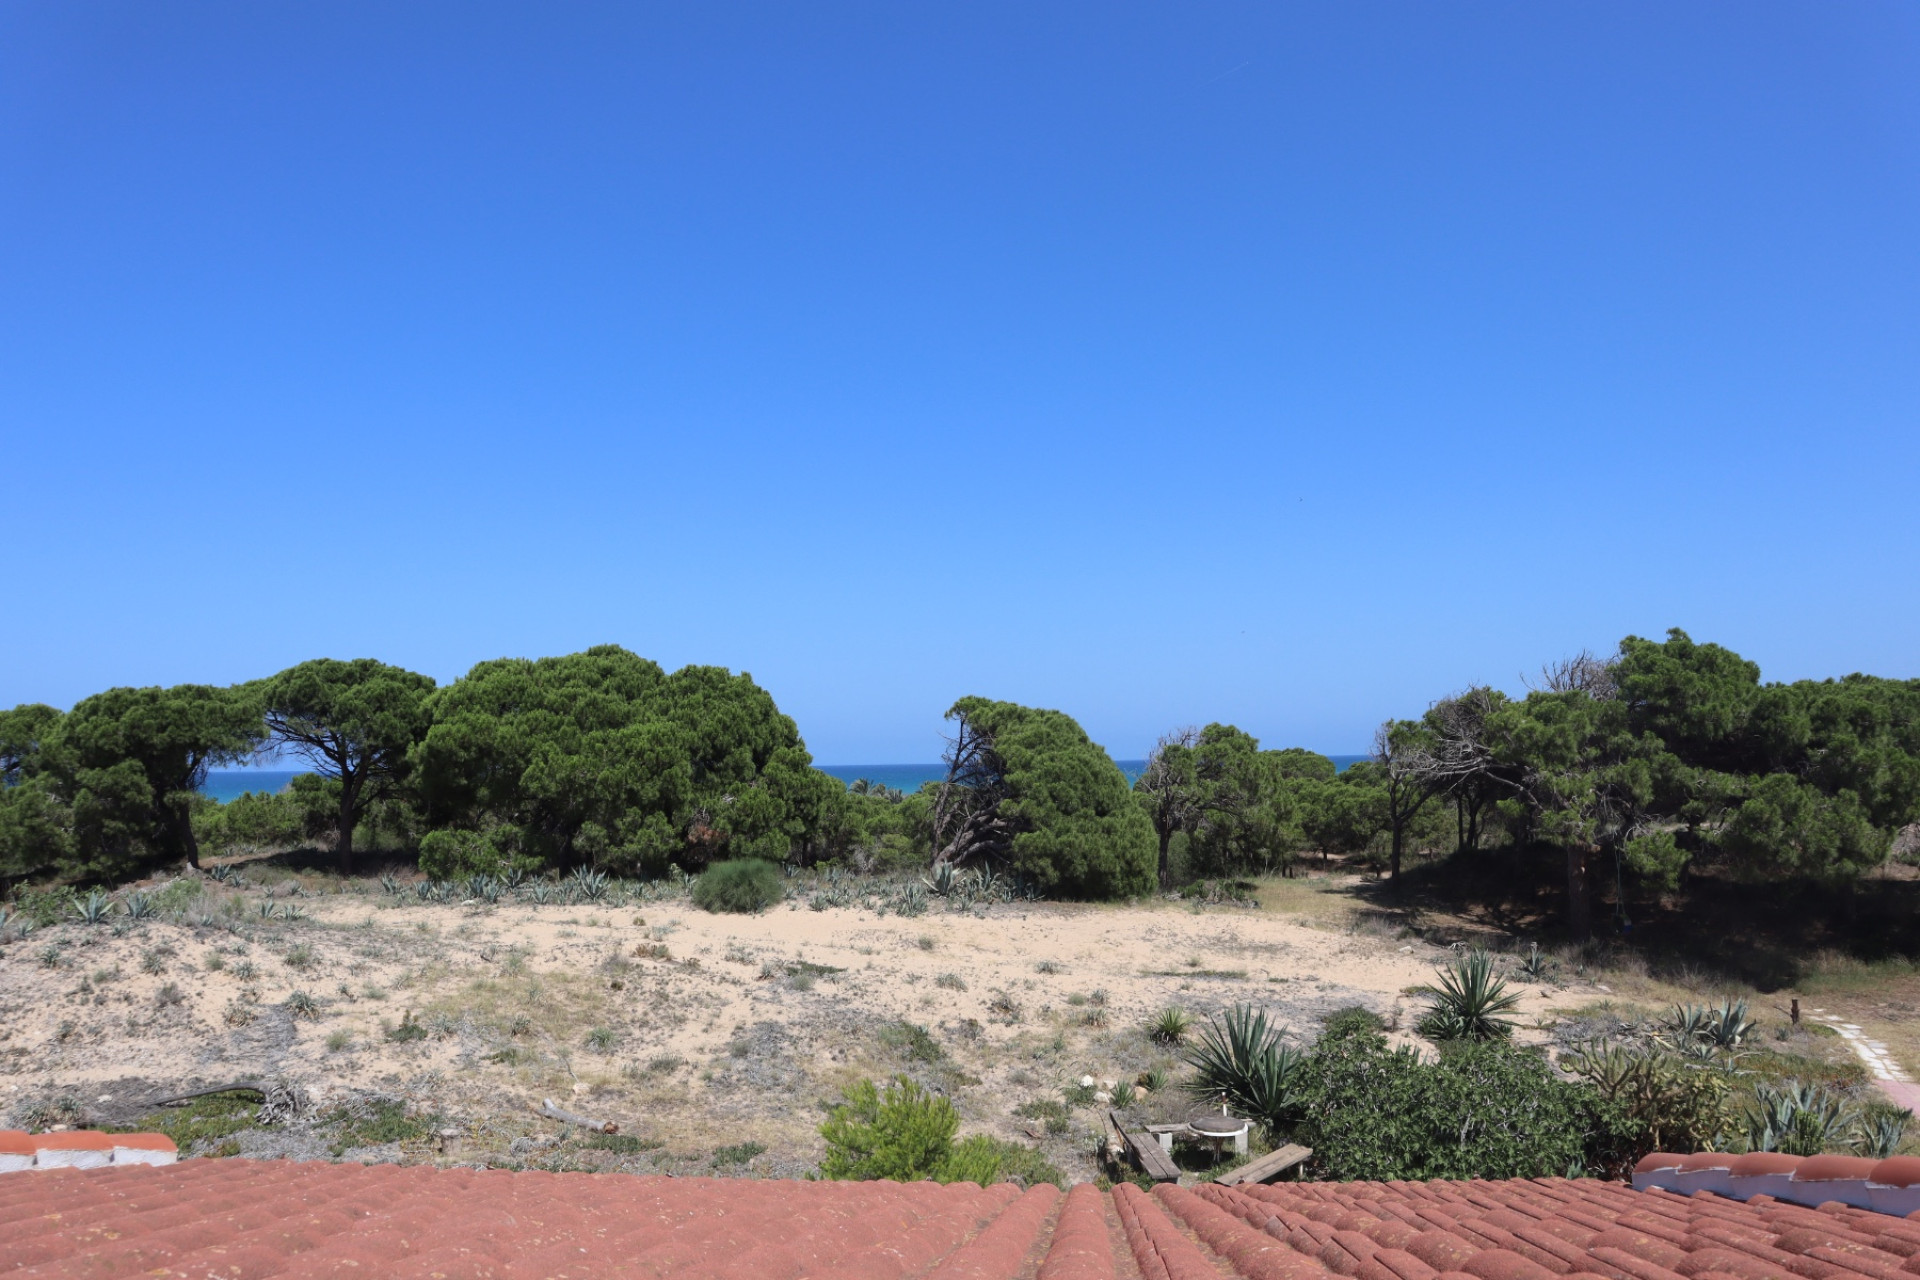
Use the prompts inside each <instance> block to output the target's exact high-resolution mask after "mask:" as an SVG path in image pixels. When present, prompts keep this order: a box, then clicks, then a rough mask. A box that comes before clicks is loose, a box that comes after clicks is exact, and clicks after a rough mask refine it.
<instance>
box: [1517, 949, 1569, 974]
mask: <svg viewBox="0 0 1920 1280" xmlns="http://www.w3.org/2000/svg"><path fill="white" fill-rule="evenodd" d="M1559 967H1560V962H1559V961H1558V960H1555V959H1554V958H1553V957H1552V956H1550V955H1548V954H1547V953H1546V952H1544V951H1542V950H1541V949H1540V944H1539V943H1537V942H1531V943H1528V944H1527V954H1526V955H1524V956H1521V957H1520V976H1521V977H1522V978H1525V979H1526V980H1527V981H1528V982H1545V981H1547V980H1548V979H1550V978H1551V977H1553V975H1554V971H1555V970H1557V969H1559Z"/></svg>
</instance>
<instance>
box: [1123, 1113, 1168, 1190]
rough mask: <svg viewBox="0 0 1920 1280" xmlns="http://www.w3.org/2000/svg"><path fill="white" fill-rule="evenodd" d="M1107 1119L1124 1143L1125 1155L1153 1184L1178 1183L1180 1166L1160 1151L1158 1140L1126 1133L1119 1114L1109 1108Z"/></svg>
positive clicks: (1148, 1135)
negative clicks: (1126, 1154)
mask: <svg viewBox="0 0 1920 1280" xmlns="http://www.w3.org/2000/svg"><path fill="white" fill-rule="evenodd" d="M1107 1119H1108V1120H1109V1121H1111V1122H1112V1124H1113V1131H1114V1132H1115V1133H1117V1134H1119V1135H1120V1141H1122V1142H1124V1143H1126V1145H1127V1153H1128V1154H1129V1155H1131V1156H1132V1157H1133V1162H1134V1163H1135V1164H1137V1165H1139V1166H1140V1172H1142V1173H1144V1174H1146V1175H1147V1176H1148V1177H1149V1178H1152V1179H1153V1180H1154V1181H1155V1182H1178V1181H1180V1166H1179V1165H1177V1164H1175V1163H1174V1162H1173V1157H1172V1156H1171V1155H1168V1154H1167V1153H1166V1152H1165V1151H1163V1150H1161V1148H1160V1140H1159V1139H1158V1138H1156V1137H1154V1136H1153V1135H1151V1134H1146V1135H1136V1134H1131V1133H1128V1132H1127V1127H1126V1126H1125V1125H1123V1124H1121V1123H1120V1113H1119V1112H1117V1111H1114V1110H1113V1109H1111V1108H1109V1109H1108V1110H1107Z"/></svg>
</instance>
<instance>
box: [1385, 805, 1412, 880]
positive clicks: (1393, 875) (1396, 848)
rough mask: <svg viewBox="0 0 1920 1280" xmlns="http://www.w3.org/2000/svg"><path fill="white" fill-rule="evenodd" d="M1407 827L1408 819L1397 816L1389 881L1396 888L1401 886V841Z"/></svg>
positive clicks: (1389, 865)
mask: <svg viewBox="0 0 1920 1280" xmlns="http://www.w3.org/2000/svg"><path fill="white" fill-rule="evenodd" d="M1406 829H1407V824H1406V820H1405V819H1404V818H1399V817H1396V818H1394V820H1393V855H1392V859H1391V861H1390V862H1389V863H1388V868H1389V870H1388V872H1387V882H1388V883H1389V884H1391V885H1392V886H1393V887H1394V888H1396V889H1398V888H1399V887H1400V841H1401V837H1402V835H1403V834H1404V833H1405V831H1406Z"/></svg>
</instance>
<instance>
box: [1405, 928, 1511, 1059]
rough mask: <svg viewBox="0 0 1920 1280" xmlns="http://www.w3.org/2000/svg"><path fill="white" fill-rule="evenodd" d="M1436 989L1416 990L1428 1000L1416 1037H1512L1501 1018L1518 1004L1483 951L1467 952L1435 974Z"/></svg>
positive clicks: (1504, 980)
mask: <svg viewBox="0 0 1920 1280" xmlns="http://www.w3.org/2000/svg"><path fill="white" fill-rule="evenodd" d="M1438 974H1439V979H1440V980H1439V983H1438V985H1436V986H1430V987H1422V988H1420V994H1422V995H1424V996H1427V997H1428V998H1429V1000H1430V1001H1431V1003H1430V1004H1428V1006H1427V1012H1426V1014H1425V1015H1424V1016H1423V1017H1422V1018H1421V1019H1420V1034H1421V1035H1424V1036H1426V1037H1428V1038H1429V1039H1433V1040H1502V1039H1505V1038H1506V1037H1508V1036H1510V1035H1512V1034H1513V1019H1511V1018H1509V1017H1506V1016H1505V1015H1507V1014H1509V1013H1511V1012H1512V1011H1513V1010H1514V1009H1515V1008H1516V1007H1518V1006H1519V1004H1520V997H1519V995H1518V994H1517V993H1514V992H1511V991H1508V990H1507V980H1506V979H1505V978H1502V977H1499V976H1498V975H1496V974H1495V973H1494V971H1493V959H1492V957H1491V956H1489V955H1488V954H1487V953H1486V952H1484V951H1479V950H1474V951H1469V952H1467V953H1466V954H1465V955H1463V956H1461V957H1460V958H1459V959H1457V960H1455V961H1453V962H1452V963H1451V964H1448V965H1447V966H1446V967H1444V968H1442V969H1440V970H1439V971H1438Z"/></svg>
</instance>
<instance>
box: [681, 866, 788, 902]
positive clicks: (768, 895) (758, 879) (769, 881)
mask: <svg viewBox="0 0 1920 1280" xmlns="http://www.w3.org/2000/svg"><path fill="white" fill-rule="evenodd" d="M785 896H786V888H785V886H784V885H783V884H782V883H781V879H780V868H778V867H776V866H774V865H773V864H772V863H771V862H768V861H767V860H766V859H765V858H735V859H733V860H731V861H729V862H716V863H714V864H713V865H712V866H710V867H708V868H707V869H706V871H705V872H704V873H703V874H702V875H701V876H700V878H699V879H698V880H696V881H694V882H693V904H694V905H695V906H696V907H699V908H701V909H702V910H705V911H716V912H718V911H737V912H740V913H743V914H746V915H751V914H753V913H754V912H757V911H765V910H766V909H767V908H768V907H770V906H772V905H773V904H774V903H776V902H778V901H780V899H781V898H783V897H785Z"/></svg>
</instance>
